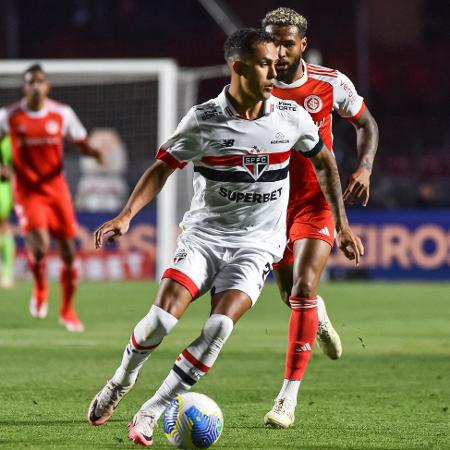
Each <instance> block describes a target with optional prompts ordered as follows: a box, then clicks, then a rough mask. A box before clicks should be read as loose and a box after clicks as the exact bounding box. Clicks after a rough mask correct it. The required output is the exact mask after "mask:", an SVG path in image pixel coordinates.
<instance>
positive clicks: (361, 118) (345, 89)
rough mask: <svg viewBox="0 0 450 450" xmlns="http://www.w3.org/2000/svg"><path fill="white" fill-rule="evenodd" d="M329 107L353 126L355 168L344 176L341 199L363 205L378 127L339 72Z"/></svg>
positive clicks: (367, 192) (368, 184)
mask: <svg viewBox="0 0 450 450" xmlns="http://www.w3.org/2000/svg"><path fill="white" fill-rule="evenodd" d="M333 109H334V110H335V111H337V113H338V114H339V115H340V116H341V117H343V118H345V119H347V120H349V121H350V122H351V123H352V124H353V125H354V127H355V128H356V139H357V148H358V167H357V169H356V170H355V171H354V172H353V173H352V174H351V175H350V177H349V179H348V182H347V187H346V188H345V190H344V200H349V201H350V203H351V204H352V203H354V201H355V200H356V199H357V198H360V199H361V201H362V204H363V206H366V205H367V202H368V201H369V195H370V176H371V174H372V166H373V161H374V159H375V153H376V151H377V147H378V126H377V123H376V121H375V119H374V118H373V116H372V114H371V113H370V111H369V109H368V108H367V106H366V104H365V103H364V99H363V98H362V97H361V96H360V95H359V94H358V92H357V91H356V88H355V86H354V85H353V83H352V82H351V80H350V79H349V78H348V77H347V76H346V75H344V74H343V73H342V72H339V71H338V72H337V77H336V79H335V82H334V84H333Z"/></svg>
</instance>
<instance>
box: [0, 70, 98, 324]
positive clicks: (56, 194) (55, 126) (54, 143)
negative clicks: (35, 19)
mask: <svg viewBox="0 0 450 450" xmlns="http://www.w3.org/2000/svg"><path fill="white" fill-rule="evenodd" d="M49 90H50V86H49V82H48V80H47V77H46V74H45V72H44V71H43V69H42V67H41V66H40V65H38V64H35V65H33V66H31V67H29V68H28V69H27V70H26V71H25V73H24V82H23V93H24V98H23V99H22V100H21V101H19V102H17V103H15V104H12V105H10V106H7V107H5V108H2V109H1V110H0V138H1V137H3V136H4V135H6V134H10V136H11V143H12V163H13V168H14V201H15V210H16V214H17V217H18V219H19V224H20V227H21V229H22V232H23V234H24V235H25V240H26V243H27V247H28V259H29V266H30V269H31V271H32V273H33V279H34V288H33V294H32V297H31V302H30V312H31V315H32V316H33V317H38V318H41V319H43V318H45V317H46V316H47V311H48V303H47V300H48V288H47V279H46V273H45V272H46V270H45V269H46V264H45V256H46V254H47V252H48V250H49V245H50V236H52V237H54V238H55V239H56V240H57V241H58V244H59V250H60V254H61V258H62V260H63V265H62V268H61V284H62V290H61V291H62V301H61V308H60V312H59V321H60V323H61V324H62V325H64V326H65V327H66V328H67V329H68V330H69V331H83V324H82V323H81V322H80V320H79V319H78V316H77V314H76V312H75V310H74V308H73V301H74V295H75V290H76V282H77V270H76V268H75V266H74V256H75V246H74V241H73V238H74V235H75V231H76V218H75V212H74V209H73V205H72V199H71V196H70V192H69V188H68V186H67V183H66V180H65V178H64V175H63V139H64V138H67V139H69V140H70V141H72V142H73V143H75V144H76V145H77V147H78V148H79V149H80V151H81V153H82V154H84V155H88V156H93V157H94V158H96V159H97V160H98V161H100V159H101V155H100V152H99V151H98V150H96V149H94V148H92V147H91V146H90V145H89V144H88V143H87V140H86V138H87V133H86V130H85V128H84V127H83V125H82V124H81V122H80V121H79V119H78V117H77V116H76V115H75V113H74V111H73V110H72V108H70V107H69V106H67V105H63V104H61V103H58V102H55V101H53V100H50V99H48V98H47V97H48V93H49Z"/></svg>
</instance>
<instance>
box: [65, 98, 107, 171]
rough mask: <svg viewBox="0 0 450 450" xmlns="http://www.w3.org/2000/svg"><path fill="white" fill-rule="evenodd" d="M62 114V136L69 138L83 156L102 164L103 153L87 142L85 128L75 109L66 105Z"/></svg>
mask: <svg viewBox="0 0 450 450" xmlns="http://www.w3.org/2000/svg"><path fill="white" fill-rule="evenodd" d="M63 115H64V137H65V138H67V139H69V140H70V141H71V142H72V143H73V144H74V145H75V146H76V147H77V148H78V150H79V151H80V153H81V154H82V155H84V156H90V157H92V158H95V160H96V161H97V162H98V163H99V164H102V162H103V153H102V152H101V151H100V150H99V149H97V148H95V147H93V146H92V145H91V144H89V141H88V136H87V131H86V128H84V126H83V124H82V123H81V121H80V119H79V118H78V116H77V115H76V113H75V111H74V110H73V109H72V108H71V107H70V106H66V107H65V108H64V110H63Z"/></svg>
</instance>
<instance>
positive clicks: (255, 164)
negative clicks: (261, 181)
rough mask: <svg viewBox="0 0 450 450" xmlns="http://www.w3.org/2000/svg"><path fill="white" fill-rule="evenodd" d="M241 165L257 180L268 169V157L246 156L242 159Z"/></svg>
mask: <svg viewBox="0 0 450 450" xmlns="http://www.w3.org/2000/svg"><path fill="white" fill-rule="evenodd" d="M242 165H243V166H244V167H245V169H246V170H247V172H248V173H249V174H250V175H251V176H252V177H253V179H254V180H257V179H258V178H259V177H260V176H261V174H262V173H263V172H264V171H265V170H266V169H267V168H268V167H269V155H248V156H243V157H242Z"/></svg>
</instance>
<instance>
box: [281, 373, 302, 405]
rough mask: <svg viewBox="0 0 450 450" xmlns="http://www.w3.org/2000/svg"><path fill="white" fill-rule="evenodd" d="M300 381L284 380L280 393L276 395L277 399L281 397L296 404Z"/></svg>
mask: <svg viewBox="0 0 450 450" xmlns="http://www.w3.org/2000/svg"><path fill="white" fill-rule="evenodd" d="M300 383H301V380H286V379H285V380H284V381H283V386H282V387H281V390H280V393H279V394H278V395H277V399H279V398H281V397H288V398H290V399H291V400H292V401H293V402H294V403H295V404H297V396H298V390H299V389H300Z"/></svg>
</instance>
